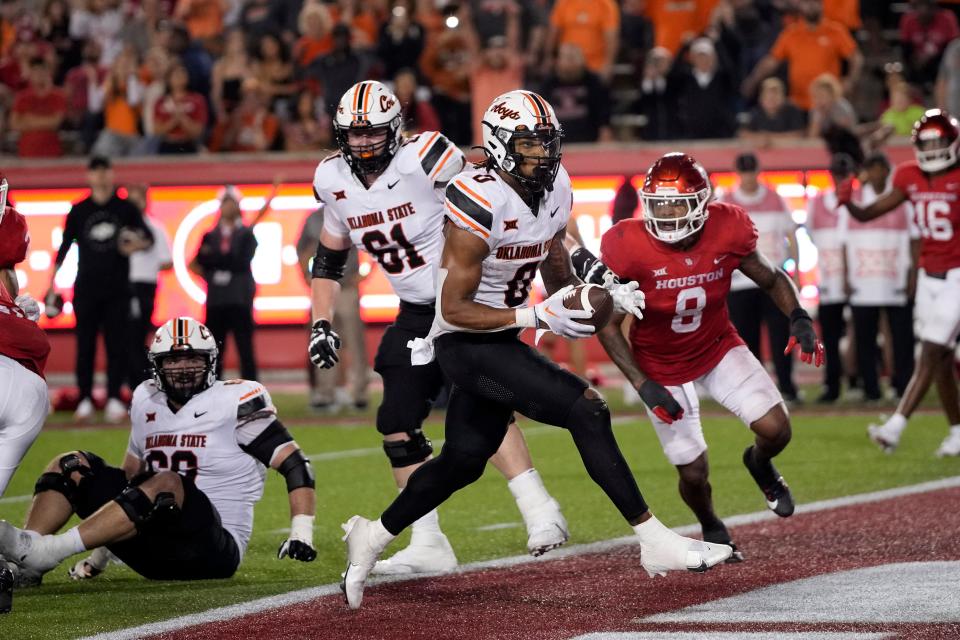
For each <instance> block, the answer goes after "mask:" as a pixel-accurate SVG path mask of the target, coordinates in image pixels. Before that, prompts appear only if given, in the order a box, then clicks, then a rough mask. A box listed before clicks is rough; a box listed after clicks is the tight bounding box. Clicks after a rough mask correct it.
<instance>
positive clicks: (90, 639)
mask: <svg viewBox="0 0 960 640" xmlns="http://www.w3.org/2000/svg"><path fill="white" fill-rule="evenodd" d="M953 487H960V476H953V477H950V478H943V479H941V480H933V481H930V482H922V483H920V484H914V485H910V486H906V487H896V488H894V489H884V490H883V491H872V492H870V493H861V494H858V495H852V496H843V497H841V498H831V499H829V500H820V501H818V502H811V503H809V504H803V505H800V506H798V507H797V512H798V513H814V512H817V511H824V510H827V509H835V508H838V507H848V506H852V505H860V504H865V503H869V502H877V501H880V500H889V499H891V498H899V497H902V496H907V495H913V494H917V493H926V492H928V491H936V490H939V489H949V488H953ZM776 519H777V516H776V515H774V514H773V513H772V512H770V511H758V512H755V513H745V514H740V515H736V516H731V517H729V518H724V522H725V523H726V524H727V525H729V526H739V525H747V524H753V523H756V522H762V521H764V520H776ZM699 530H700V526H699V525H686V526H683V527H678V528H676V529H675V531H677V532H678V533H680V534H683V535H691V534H696V533H698V532H699ZM635 540H636V538H635V537H634V536H623V537H620V538H613V539H612V540H602V541H600V542H591V543H589V544H575V545H570V546H568V547H564V548H562V549H558V550H556V551H551V552H550V553H549V554H547V555H545V556H541V557H540V558H533V557H531V556H529V555H522V556H511V557H508V558H497V559H494V560H484V561H482V562H471V563H470V564H466V565H463V566H461V567H459V568H458V569H457V570H456V571H455V572H454V573H455V574H457V573H469V572H472V571H482V570H485V569H503V568H506V567H512V566H516V565H519V564H527V563H531V562H551V561H553V560H558V559H560V558H569V557H571V556H580V555H584V554H590V553H603V552H608V551H611V550H613V549H616V548H618V547H622V546H624V545H626V544H632V543H634V542H635ZM637 570H638V571H639V570H640V568H639V567H638V568H637ZM447 575H450V574H447ZM422 577H423V575H422V574H421V575H416V576H398V577H392V578H379V579H373V580H370V582H369V583H368V584H369V585H370V586H374V585H378V584H384V583H386V582H400V581H405V580H417V579H420V578H422ZM339 593H340V586H339V585H338V584H327V585H323V586H319V587H311V588H308V589H299V590H297V591H290V592H288V593H281V594H278V595H275V596H268V597H266V598H259V599H257V600H251V601H249V602H241V603H239V604H234V605H230V606H227V607H218V608H216V609H209V610H207V611H202V612H199V613H194V614H190V615H186V616H181V617H178V618H171V619H169V620H162V621H160V622H151V623H149V624H144V625H140V626H137V627H129V628H126V629H118V630H117V631H109V632H105V633H100V634H97V635H93V636H86V637H84V638H81V639H80V640H135V639H136V638H142V637H144V636H151V635H156V634H159V633H169V632H172V631H178V630H180V629H185V628H187V627H192V626H196V625H198V624H204V623H207V622H223V621H225V620H232V619H234V618H239V617H241V616H245V615H250V614H253V613H259V612H261V611H269V610H271V609H278V608H280V607H287V606H291V605H295V604H299V603H302V602H307V601H310V600H313V599H315V598H320V597H323V596H330V595H335V594H339Z"/></svg>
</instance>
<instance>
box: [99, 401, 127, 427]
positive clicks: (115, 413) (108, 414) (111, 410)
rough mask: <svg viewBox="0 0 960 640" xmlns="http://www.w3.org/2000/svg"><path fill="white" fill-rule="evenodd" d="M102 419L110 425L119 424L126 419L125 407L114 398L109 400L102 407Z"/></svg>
mask: <svg viewBox="0 0 960 640" xmlns="http://www.w3.org/2000/svg"><path fill="white" fill-rule="evenodd" d="M103 417H104V420H106V421H107V422H108V423H110V424H120V423H121V422H123V421H124V420H126V419H127V406H126V405H125V404H123V403H122V402H120V400H117V399H116V398H110V399H109V400H107V406H106V407H104V410H103Z"/></svg>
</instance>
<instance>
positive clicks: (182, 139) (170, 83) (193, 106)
mask: <svg viewBox="0 0 960 640" xmlns="http://www.w3.org/2000/svg"><path fill="white" fill-rule="evenodd" d="M189 80H190V76H188V75H187V70H186V68H184V67H183V65H179V64H175V65H173V66H172V67H171V68H170V70H169V71H167V92H166V94H165V95H164V96H163V98H161V99H160V100H158V101H157V104H156V106H155V107H154V110H153V121H154V133H155V134H156V135H157V136H158V137H159V138H160V145H159V147H158V149H157V153H196V151H197V150H198V149H199V148H200V141H201V139H202V137H203V129H204V127H206V126H207V102H206V100H204V99H203V96H201V95H200V94H199V93H191V92H190V91H187V83H188V82H189Z"/></svg>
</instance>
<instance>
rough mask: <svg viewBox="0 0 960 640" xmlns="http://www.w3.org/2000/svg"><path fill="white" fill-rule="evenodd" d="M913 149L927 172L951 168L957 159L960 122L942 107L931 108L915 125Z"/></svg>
mask: <svg viewBox="0 0 960 640" xmlns="http://www.w3.org/2000/svg"><path fill="white" fill-rule="evenodd" d="M912 140H913V151H914V153H915V154H916V156H917V164H918V165H919V166H920V169H921V170H923V171H926V172H927V173H933V172H936V171H943V170H944V169H949V168H950V167H951V166H953V165H954V163H956V161H957V147H958V146H960V124H958V123H957V119H956V118H954V117H953V116H951V115H950V114H949V113H947V112H946V111H944V110H942V109H929V110H928V111H927V112H926V113H924V114H923V116H922V117H921V118H920V119H919V120H917V122H916V124H914V125H913V135H912Z"/></svg>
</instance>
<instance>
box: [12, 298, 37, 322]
mask: <svg viewBox="0 0 960 640" xmlns="http://www.w3.org/2000/svg"><path fill="white" fill-rule="evenodd" d="M14 302H15V303H16V304H17V306H18V307H20V308H21V309H23V312H24V313H25V314H27V317H28V318H30V319H31V320H33V321H34V322H36V321H37V320H39V319H40V304H39V303H38V302H37V301H36V300H34V299H33V297H32V296H31V295H30V294H29V293H25V294H23V295H22V296H17V299H16V300H14Z"/></svg>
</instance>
